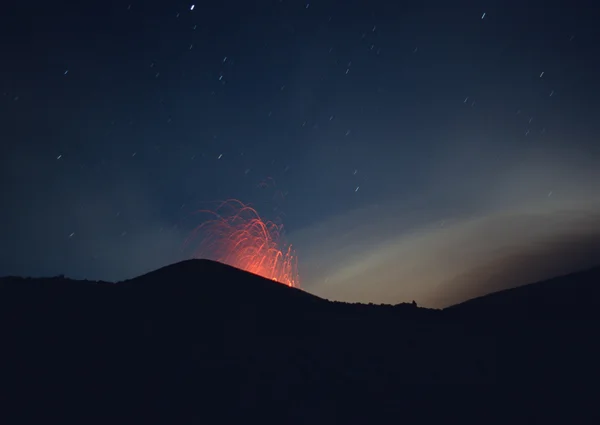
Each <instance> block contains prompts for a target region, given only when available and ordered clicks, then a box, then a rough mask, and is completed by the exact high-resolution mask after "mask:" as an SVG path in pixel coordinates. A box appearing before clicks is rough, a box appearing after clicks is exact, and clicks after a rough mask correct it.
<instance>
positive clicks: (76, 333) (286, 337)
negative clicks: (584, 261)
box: [0, 260, 600, 425]
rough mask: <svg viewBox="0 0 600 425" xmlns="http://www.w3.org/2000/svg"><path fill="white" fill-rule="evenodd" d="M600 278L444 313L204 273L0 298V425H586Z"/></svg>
mask: <svg viewBox="0 0 600 425" xmlns="http://www.w3.org/2000/svg"><path fill="white" fill-rule="evenodd" d="M599 283H600V269H594V270H590V271H587V272H582V273H578V274H573V275H570V276H565V277H561V278H557V279H554V280H551V281H547V282H542V283H538V284H533V285H528V286H525V287H521V288H517V289H513V290H509V291H504V292H501V293H496V294H492V295H489V296H486V297H482V298H479V299H476V300H472V301H469V302H466V303H463V304H460V305H457V306H454V307H451V308H449V309H446V310H442V311H440V310H427V309H421V308H418V307H416V306H413V305H411V304H402V305H397V306H370V305H353V304H343V303H333V302H329V301H326V300H323V299H320V298H318V297H315V296H312V295H310V294H308V293H306V292H303V291H300V290H297V289H291V288H287V287H285V286H283V285H279V284H276V283H274V282H271V281H268V280H265V279H262V278H260V277H257V276H253V275H249V274H247V273H245V272H242V271H239V270H236V269H232V268H230V267H227V266H224V265H221V264H218V263H213V262H209V261H199V260H194V261H185V262H182V263H179V264H175V265H172V266H168V267H165V268H162V269H160V270H157V271H154V272H152V273H149V274H146V275H144V276H140V277H138V278H136V279H133V280H129V281H125V282H120V283H118V284H111V283H102V282H81V281H72V280H69V279H64V278H48V279H21V278H4V279H2V280H0V337H1V341H2V343H1V346H0V352H1V354H0V360H1V363H0V423H2V424H9V423H30V424H62V423H67V422H69V423H78V424H111V425H112V424H121V423H122V424H146V423H156V424H250V423H252V424H253V423H256V424H267V423H269V424H270V423H273V424H275V423H276V424H372V423H400V424H406V423H417V422H418V423H460V424H463V423H477V424H487V423H502V424H521V423H523V424H525V423H528V424H529V423H544V424H547V423H561V424H574V423H600V421H599V420H598V419H599V417H600V415H598V413H597V406H595V403H597V402H598V400H600V388H599V385H600V380H599V377H600V376H599V375H600V374H599V371H600V367H599V366H598V365H599V361H600V357H599V354H600V341H599V338H600V333H599V331H600V308H599V307H600V286H599Z"/></svg>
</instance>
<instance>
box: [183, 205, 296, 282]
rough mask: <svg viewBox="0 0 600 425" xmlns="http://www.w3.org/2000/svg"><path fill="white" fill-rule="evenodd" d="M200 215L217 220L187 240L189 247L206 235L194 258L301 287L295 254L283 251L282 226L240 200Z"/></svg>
mask: <svg viewBox="0 0 600 425" xmlns="http://www.w3.org/2000/svg"><path fill="white" fill-rule="evenodd" d="M197 213H206V214H210V215H211V216H212V217H214V218H213V219H210V220H208V221H206V222H204V223H202V224H201V225H199V226H198V227H196V228H195V229H194V231H193V232H192V234H191V235H190V236H189V237H188V238H187V240H186V242H185V244H186V245H187V244H188V243H190V242H191V241H192V240H194V239H196V238H197V236H198V234H199V233H201V234H202V242H201V244H200V247H199V248H198V249H197V250H196V251H195V252H194V254H193V257H194V258H207V259H211V260H215V261H219V262H221V263H225V264H229V265H230V266H233V267H237V268H238V269H242V270H246V271H248V272H250V273H254V274H257V275H259V276H263V277H266V278H267V279H271V280H274V281H276V282H280V283H282V284H284V285H287V286H293V287H299V286H300V280H299V276H298V260H297V257H296V255H295V252H294V251H293V249H292V246H291V245H289V246H287V247H283V248H282V246H284V244H283V242H282V230H283V226H282V225H278V224H275V223H274V222H272V221H264V220H263V219H262V218H261V217H260V215H259V214H258V212H257V211H256V210H255V209H254V208H252V207H250V206H248V205H246V204H244V203H243V202H241V201H238V200H236V199H230V200H228V201H225V202H223V203H221V204H220V205H219V207H218V208H217V209H216V210H215V211H208V210H201V211H197ZM280 245H281V246H280Z"/></svg>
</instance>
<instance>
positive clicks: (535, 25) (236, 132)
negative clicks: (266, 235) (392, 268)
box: [0, 0, 600, 292]
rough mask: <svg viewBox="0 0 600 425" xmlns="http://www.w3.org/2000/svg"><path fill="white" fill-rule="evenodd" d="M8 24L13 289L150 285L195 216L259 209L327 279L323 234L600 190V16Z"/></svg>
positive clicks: (436, 14) (88, 5)
mask: <svg viewBox="0 0 600 425" xmlns="http://www.w3.org/2000/svg"><path fill="white" fill-rule="evenodd" d="M192 6H194V7H193V8H192ZM3 8H4V11H3V13H2V14H1V16H2V18H0V19H1V25H0V32H1V35H2V37H0V39H1V41H0V43H1V47H2V49H1V51H2V66H1V67H0V85H1V87H0V89H1V93H2V97H1V98H0V108H1V110H2V114H1V115H0V116H1V119H2V125H1V126H0V140H2V156H1V161H2V167H1V170H0V173H1V183H0V184H1V186H0V187H1V188H2V199H3V204H2V205H3V208H2V211H1V212H0V218H1V222H0V223H1V227H0V236H1V240H2V249H1V253H2V257H1V260H0V274H7V273H14V274H57V273H65V274H70V275H74V276H77V277H85V276H89V277H91V278H98V277H103V278H107V279H120V278H124V277H128V276H132V275H135V274H138V273H140V272H142V271H146V270H148V269H152V268H155V267H159V266H161V265H163V264H166V263H168V262H170V261H174V260H175V259H178V258H179V257H180V256H181V252H180V250H179V248H180V246H181V243H182V242H183V238H184V237H185V234H186V232H187V231H189V230H190V229H191V228H192V227H193V225H194V224H197V223H193V222H191V221H190V219H189V213H190V212H191V211H193V210H194V209H195V208H199V207H201V206H205V205H206V203H207V202H210V201H215V200H219V199H227V198H239V199H241V200H243V201H244V202H249V203H252V204H254V205H255V206H256V207H257V208H258V209H259V211H260V212H261V213H262V214H263V215H264V216H266V217H267V218H271V219H272V218H276V216H280V217H282V218H283V221H284V224H285V228H286V229H287V232H288V236H289V239H291V240H292V242H293V243H296V245H298V246H299V248H298V249H299V250H300V252H299V255H300V268H301V273H303V274H304V275H306V276H309V281H311V280H317V278H316V277H313V276H316V275H318V274H319V273H317V272H316V271H315V270H316V269H311V266H310V264H309V262H307V264H305V265H303V260H302V258H303V255H304V256H307V257H310V256H311V253H312V251H313V249H316V247H318V246H320V245H322V244H323V242H324V240H329V239H332V238H337V235H335V234H330V233H329V231H328V230H324V231H321V232H317V233H318V235H319V236H318V237H315V236H313V237H312V239H311V241H306V237H304V238H302V237H300V236H302V232H304V231H305V229H307V228H315V226H316V227H318V226H319V225H320V224H321V223H330V222H332V221H333V222H336V223H339V222H341V221H343V220H341V219H340V220H338V217H340V216H342V215H345V214H347V213H352V212H353V211H370V212H368V213H365V215H363V216H360V217H359V218H356V220H357V221H356V222H352V221H349V222H348V223H347V225H346V228H345V229H339V232H342V233H344V234H345V233H347V232H349V231H351V230H352V229H355V228H356V226H358V225H360V224H363V223H364V222H365V221H371V220H372V221H374V222H379V221H382V218H381V217H378V216H377V214H376V213H373V212H372V211H373V210H372V208H375V209H377V206H379V205H384V206H385V207H384V209H385V210H386V211H388V214H387V215H388V216H389V215H391V216H394V215H395V214H396V212H395V210H393V211H394V212H393V213H392V214H390V213H389V212H390V208H389V207H388V205H389V204H390V203H393V204H394V205H399V204H402V205H404V206H403V208H405V207H406V205H409V204H410V205H416V204H418V207H417V206H415V207H414V210H413V215H414V216H416V217H421V218H423V217H428V218H427V219H429V217H433V219H434V220H437V219H438V218H439V219H442V218H440V217H441V216H444V214H446V211H450V212H460V214H466V211H471V210H472V207H473V206H474V205H481V204H482V203H485V204H486V205H488V204H489V202H488V201H489V199H488V197H487V195H488V194H489V193H490V191H494V193H495V194H498V193H502V195H498V196H496V197H495V198H494V200H495V201H496V200H497V199H500V198H502V197H507V198H502V199H509V198H510V197H511V196H514V197H515V201H514V205H516V204H517V203H518V202H521V201H523V200H531V199H537V198H536V196H539V197H540V199H541V198H546V197H547V196H548V193H550V192H552V193H553V195H552V196H554V197H555V198H557V199H558V201H556V202H559V203H560V202H562V201H561V200H560V199H561V198H560V197H559V196H560V194H561V188H566V187H567V186H568V187H569V189H564V190H562V192H563V193H564V192H568V193H570V194H572V193H573V189H572V188H573V187H582V186H581V184H579V183H580V182H583V183H584V184H589V185H590V187H593V184H592V183H593V182H594V181H595V180H594V179H595V178H596V174H593V173H594V169H595V168H597V167H596V166H595V164H597V161H598V160H599V159H600V155H599V154H600V144H599V143H598V141H597V139H598V128H597V127H598V124H597V116H598V113H599V112H600V101H599V94H600V83H599V81H598V77H597V76H598V75H600V69H599V66H598V65H599V63H598V61H599V60H598V58H599V57H600V49H599V47H598V41H599V37H598V31H599V30H598V27H597V25H596V23H597V22H598V21H597V18H598V16H597V14H595V13H594V8H593V7H592V2H591V1H590V2H586V1H578V2H568V1H544V2H542V1H536V2H534V1H422V2H394V1H389V0H388V1H379V0H374V1H343V2H342V1H316V2H307V1H296V0H281V1H280V0H268V1H220V2H210V3H206V2H202V3H200V2H198V4H195V2H194V1H156V0H148V1H103V2H95V1H88V2H75V1H69V2H61V1H58V2H38V1H33V2H27V3H20V4H19V5H18V6H14V5H13V6H8V8H7V7H6V6H3ZM192 9H193V10H192ZM484 14H485V15H484ZM530 164H533V165H532V166H534V167H535V169H536V170H542V171H543V172H539V173H537V174H536V175H535V176H534V177H531V173H529V172H527V170H528V169H529V168H528V167H529V165H530ZM550 164H552V165H550ZM556 164H561V167H562V168H561V170H562V171H560V172H558V171H557V172H554V171H553V170H554V168H553V167H555V166H556ZM514 169H518V170H519V171H518V173H522V174H519V176H520V177H518V182H519V183H518V184H513V185H510V188H509V189H507V188H506V184H505V183H506V181H507V177H506V174H507V170H514ZM523 170H525V171H523ZM523 173H524V174H523ZM561 173H562V174H561ZM577 173H580V174H581V175H580V176H579V177H577V178H579V179H580V180H577V181H574V180H573V179H571V177H572V176H573V175H574V174H577ZM587 173H592V174H593V176H591V175H592V174H587ZM509 174H510V173H509ZM564 176H569V178H566V177H564ZM511 178H512V179H517V177H514V175H513V174H511V177H509V178H508V180H511ZM267 179H272V180H268V181H274V182H275V185H276V187H273V185H269V186H268V187H267V188H265V187H261V182H264V181H265V180H267ZM567 180H568V181H567ZM511 181H512V180H511ZM433 188H435V189H433ZM500 188H501V189H500ZM592 192H593V191H592ZM592 192H590V193H592ZM277 193H283V194H285V196H284V199H283V200H281V198H277V200H274V199H273V197H274V196H275V195H276V194H277ZM484 198H485V202H484V201H482V199H484ZM517 198H518V202H517V200H516V199H517ZM510 199H512V198H510ZM578 199H589V193H587V192H586V193H585V194H583V192H582V194H581V195H580V196H579V198H578ZM495 201H494V207H493V208H491V207H490V208H491V209H492V210H493V211H494V212H497V211H500V210H502V211H504V209H502V208H500V207H498V205H497V203H496V202H495ZM511 202H512V201H511ZM509 204H510V203H509V202H508V201H507V203H506V204H505V205H504V207H503V208H505V209H506V208H508V207H509V206H510V207H512V206H511V205H509ZM442 205H443V208H442V207H441V206H442ZM519 205H521V204H519ZM274 208H277V209H276V210H274ZM399 208H400V207H399ZM499 208H500V209H499ZM442 209H443V211H444V213H443V214H439V212H440V211H441V210H442ZM417 210H418V211H419V213H414V211H417ZM471 212H472V211H471ZM471 212H469V213H468V214H471ZM468 214H467V215H468ZM444 217H445V216H444ZM395 225H397V227H398V229H399V228H401V227H402V228H405V227H409V228H410V227H411V226H414V223H413V222H410V223H400V222H396V224H395ZM395 225H394V224H386V226H385V229H379V232H378V234H390V233H394V231H396V229H395V228H394V226H395ZM390 226H391V228H390ZM330 228H331V226H329V225H325V229H330ZM309 233H310V232H309ZM376 233H377V232H376ZM294 234H298V235H300V236H299V237H298V241H297V242H296V241H294V238H293V236H294ZM376 239H377V240H378V242H377V243H379V242H380V239H381V238H376ZM360 242H361V239H360V238H359V239H358V240H357V241H356V242H355V244H358V245H360ZM340 248H342V247H340ZM363 249H364V248H363ZM313 256H314V255H313ZM303 267H304V270H303ZM309 287H310V283H309ZM334 292H335V291H334Z"/></svg>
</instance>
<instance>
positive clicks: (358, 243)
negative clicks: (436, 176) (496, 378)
mask: <svg viewBox="0 0 600 425" xmlns="http://www.w3.org/2000/svg"><path fill="white" fill-rule="evenodd" d="M449 180H451V179H447V180H446V181H445V182H444V184H443V185H438V186H434V185H432V186H431V187H430V188H429V189H428V191H427V192H425V193H422V194H421V196H420V197H419V198H414V199H410V200H404V201H403V202H402V203H400V202H398V201H395V202H394V201H388V202H381V203H379V204H375V205H372V206H370V207H367V208H362V209H358V210H355V211H351V212H347V213H344V214H339V215H337V216H335V217H332V218H330V219H328V220H327V221H324V222H319V223H315V224H314V225H312V226H309V227H307V228H305V229H303V230H300V231H298V232H296V233H295V234H292V235H290V239H291V240H292V241H293V242H294V243H295V245H296V247H297V248H298V250H299V254H300V259H301V263H300V265H301V266H302V268H301V273H302V277H303V286H304V288H305V289H307V290H308V291H310V292H313V293H315V294H317V295H320V296H324V297H326V298H329V299H336V300H342V301H351V302H375V303H400V302H407V301H411V300H413V299H414V300H416V301H417V302H418V303H419V304H421V305H426V306H431V307H444V306H447V305H450V304H453V303H457V302H460V301H463V300H465V299H468V298H472V297H475V296H479V295H483V294H485V293H489V292H492V291H497V290H500V289H504V288H509V287H514V286H519V285H522V284H526V283H530V282H533V281H536V280H541V279H545V278H549V277H552V276H555V275H558V274H564V273H568V272H572V271H576V270H581V269H585V268H587V267H591V266H595V265H598V264H600V202H599V201H600V199H599V198H598V195H597V193H596V192H597V191H596V190H594V187H595V186H594V182H597V181H600V180H599V179H598V175H597V173H594V172H593V171H590V169H585V168H580V169H577V168H574V167H568V166H565V165H564V164H559V163H556V162H548V161H546V162H538V163H537V164H534V163H531V162H527V161H525V162H523V163H522V165H520V166H515V167H512V168H509V169H507V170H506V171H504V172H502V173H498V174H496V175H494V176H491V177H490V176H488V178H487V179H486V181H487V183H488V184H487V186H486V190H482V188H481V187H478V186H477V185H474V184H473V185H468V184H455V190H454V192H453V194H452V196H448V192H447V190H448V186H451V185H452V181H449ZM454 183H456V182H454ZM552 189H553V190H552Z"/></svg>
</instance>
